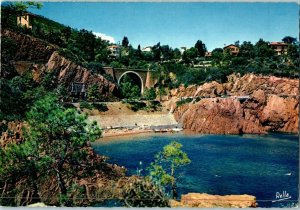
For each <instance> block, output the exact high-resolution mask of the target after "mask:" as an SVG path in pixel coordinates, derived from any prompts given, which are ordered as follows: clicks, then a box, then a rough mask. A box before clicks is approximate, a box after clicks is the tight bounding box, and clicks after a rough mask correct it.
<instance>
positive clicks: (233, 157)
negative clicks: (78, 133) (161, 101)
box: [93, 134, 299, 207]
mask: <svg viewBox="0 0 300 210" xmlns="http://www.w3.org/2000/svg"><path fill="white" fill-rule="evenodd" d="M174 140H175V141H177V142H179V143H181V144H182V145H183V147H182V150H183V151H184V152H186V153H187V155H188V157H189V158H190V159H191V163H190V164H189V165H186V166H183V167H182V168H181V169H179V170H178V173H179V179H178V181H177V184H178V192H179V194H185V193H189V192H196V193H208V194H216V195H230V194H249V195H254V196H256V199H257V203H258V205H259V207H294V206H297V205H298V184H299V180H298V177H299V143H298V136H297V135H288V134H269V135H194V134H193V135H187V134H164V135H163V134H153V135H152V134H151V135H136V136H124V137H118V138H113V139H103V140H99V141H97V142H96V143H94V144H93V147H94V149H95V150H96V152H97V153H99V154H101V155H105V156H108V157H109V158H110V159H109V162H110V163H116V164H118V165H120V166H125V167H126V168H127V169H128V172H127V173H128V175H132V174H137V173H140V172H141V174H142V175H147V173H148V172H147V170H146V168H147V167H148V166H149V164H150V163H151V162H152V161H153V160H154V155H155V154H156V153H157V152H159V151H161V150H162V148H163V147H164V146H165V145H167V144H168V143H170V142H171V141H174Z"/></svg>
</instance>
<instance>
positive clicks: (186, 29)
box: [31, 2, 299, 51]
mask: <svg viewBox="0 0 300 210" xmlns="http://www.w3.org/2000/svg"><path fill="white" fill-rule="evenodd" d="M31 12H34V13H36V14H41V15H43V16H45V17H48V18H50V19H52V20H55V21H58V22H60V23H63V24H65V25H69V26H71V27H73V28H77V29H82V28H84V29H87V30H91V31H93V32H97V33H101V34H105V35H107V36H110V37H113V38H114V40H115V42H118V41H120V42H121V41H122V38H123V37H124V36H127V37H128V39H129V42H130V44H131V45H132V46H133V47H135V48H136V47H137V45H138V44H140V45H141V46H142V47H145V46H148V45H150V46H152V45H154V44H156V43H158V42H160V43H161V45H164V44H168V45H170V46H171V47H173V48H175V47H182V46H186V47H192V46H194V44H195V43H196V41H197V40H202V41H203V42H204V43H205V44H206V46H207V49H208V50H209V51H211V50H213V49H214V48H217V47H223V46H224V44H231V43H234V42H235V41H237V40H239V41H240V42H243V41H251V42H252V43H255V42H256V41H258V39H259V38H263V39H264V40H267V41H281V39H282V38H283V37H284V36H286V35H289V36H293V37H297V39H298V34H299V29H298V28H299V25H298V21H299V19H298V12H299V7H298V5H297V4H296V3H224V2H223V3H200V2H195V3H192V2H189V3H171V2H169V3H155V2H152V3H149V2H148V3H142V2H140V3H133V2H131V3H126V2H121V3H114V2H44V3H43V8H42V9H41V10H37V9H31Z"/></svg>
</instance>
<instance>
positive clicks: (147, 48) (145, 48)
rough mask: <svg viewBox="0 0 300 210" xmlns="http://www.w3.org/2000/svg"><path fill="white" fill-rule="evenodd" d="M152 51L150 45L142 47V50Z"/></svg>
mask: <svg viewBox="0 0 300 210" xmlns="http://www.w3.org/2000/svg"><path fill="white" fill-rule="evenodd" d="M151 51H152V47H150V46H148V47H144V48H143V49H142V52H151Z"/></svg>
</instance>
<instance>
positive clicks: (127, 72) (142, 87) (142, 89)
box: [118, 71, 144, 94]
mask: <svg viewBox="0 0 300 210" xmlns="http://www.w3.org/2000/svg"><path fill="white" fill-rule="evenodd" d="M126 74H135V75H136V76H138V78H139V79H140V81H141V94H143V93H144V82H143V79H142V77H141V76H140V75H139V74H138V73H137V72H135V71H125V72H124V73H123V74H121V76H120V77H119V79H118V85H119V86H120V82H121V79H122V77H123V76H125V75H126Z"/></svg>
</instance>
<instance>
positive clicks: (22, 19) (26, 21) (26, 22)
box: [17, 13, 35, 29]
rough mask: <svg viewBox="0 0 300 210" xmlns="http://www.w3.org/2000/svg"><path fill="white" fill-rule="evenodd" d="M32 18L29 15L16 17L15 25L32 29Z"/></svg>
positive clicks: (32, 16)
mask: <svg viewBox="0 0 300 210" xmlns="http://www.w3.org/2000/svg"><path fill="white" fill-rule="evenodd" d="M34 17H35V15H34V14H31V13H25V14H23V15H20V16H17V25H18V26H21V27H26V28H29V29H32V21H33V18H34Z"/></svg>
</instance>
